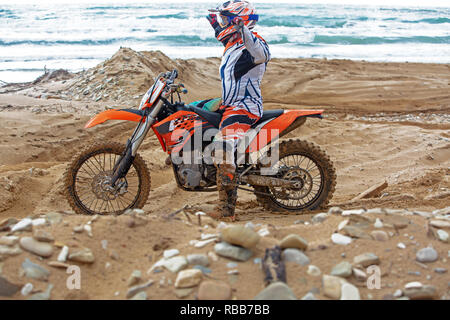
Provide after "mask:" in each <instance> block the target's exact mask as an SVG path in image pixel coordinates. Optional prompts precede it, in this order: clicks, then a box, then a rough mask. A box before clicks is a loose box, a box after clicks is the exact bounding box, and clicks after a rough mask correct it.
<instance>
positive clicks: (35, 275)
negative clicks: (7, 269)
mask: <svg viewBox="0 0 450 320" xmlns="http://www.w3.org/2000/svg"><path fill="white" fill-rule="evenodd" d="M22 269H23V271H24V273H25V276H27V277H29V278H32V279H35V280H41V281H47V280H48V277H49V276H50V271H48V270H47V269H45V268H44V267H41V266H40V265H38V264H36V263H33V262H31V261H30V259H28V258H27V259H25V261H24V262H23V263H22Z"/></svg>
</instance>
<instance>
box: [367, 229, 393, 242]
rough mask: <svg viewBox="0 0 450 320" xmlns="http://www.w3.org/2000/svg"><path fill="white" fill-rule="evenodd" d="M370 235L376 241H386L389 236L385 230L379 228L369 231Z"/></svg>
mask: <svg viewBox="0 0 450 320" xmlns="http://www.w3.org/2000/svg"><path fill="white" fill-rule="evenodd" d="M370 235H371V236H372V237H373V238H374V240H376V241H388V240H389V236H388V234H387V233H386V232H384V231H381V230H375V231H372V232H371V233H370Z"/></svg>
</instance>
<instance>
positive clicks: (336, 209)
mask: <svg viewBox="0 0 450 320" xmlns="http://www.w3.org/2000/svg"><path fill="white" fill-rule="evenodd" d="M328 213H329V214H341V213H342V209H341V208H339V207H331V208H330V209H329V210H328Z"/></svg>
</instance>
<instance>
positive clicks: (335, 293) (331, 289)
mask: <svg viewBox="0 0 450 320" xmlns="http://www.w3.org/2000/svg"><path fill="white" fill-rule="evenodd" d="M344 283H346V281H345V280H344V279H342V278H339V277H335V276H331V275H326V274H325V275H323V277H322V286H323V294H324V295H325V296H327V297H329V298H331V299H334V300H338V299H340V298H341V287H342V284H344Z"/></svg>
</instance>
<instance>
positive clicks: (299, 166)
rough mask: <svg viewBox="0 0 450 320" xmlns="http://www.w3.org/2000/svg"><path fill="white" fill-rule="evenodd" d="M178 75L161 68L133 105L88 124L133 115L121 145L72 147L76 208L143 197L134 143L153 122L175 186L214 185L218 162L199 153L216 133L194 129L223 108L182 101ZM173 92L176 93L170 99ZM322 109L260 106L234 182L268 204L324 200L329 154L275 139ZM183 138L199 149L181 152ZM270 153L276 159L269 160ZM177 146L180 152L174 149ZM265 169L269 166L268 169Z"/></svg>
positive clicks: (108, 210)
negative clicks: (129, 131) (128, 133)
mask: <svg viewBox="0 0 450 320" xmlns="http://www.w3.org/2000/svg"><path fill="white" fill-rule="evenodd" d="M177 76H178V72H177V71H176V70H173V71H172V72H166V73H161V74H160V75H158V76H157V77H156V78H155V82H154V84H153V85H152V86H151V87H150V89H149V90H148V91H147V93H146V94H145V95H144V96H143V98H142V101H141V103H140V106H139V108H138V109H110V110H106V111H103V112H101V113H99V114H97V115H96V116H94V117H93V118H92V119H90V120H89V122H88V123H87V124H86V125H85V128H92V127H94V126H97V125H99V124H101V123H104V122H105V121H107V120H127V121H134V122H137V123H138V124H137V127H136V128H135V130H134V132H133V134H132V136H131V138H130V139H128V141H127V143H126V144H125V145H124V144H121V143H116V142H104V143H99V144H95V145H93V146H89V147H87V148H86V149H85V150H83V151H81V152H80V153H79V154H77V155H75V157H74V159H73V160H72V162H71V163H70V165H69V166H68V168H67V169H66V171H65V174H64V183H65V193H66V196H67V199H68V201H69V203H70V205H71V207H72V208H73V210H75V212H77V213H79V214H121V213H123V212H125V211H126V210H127V209H131V208H142V207H143V206H144V205H145V204H146V201H147V199H148V196H149V192H150V173H149V170H148V168H147V166H146V164H145V162H144V160H143V159H142V157H141V156H140V155H139V154H138V153H137V151H138V149H139V147H140V146H141V144H142V142H143V141H144V139H145V137H146V135H147V134H148V132H149V130H150V129H152V130H153V132H154V133H155V135H156V137H157V138H158V140H159V142H160V144H161V147H162V148H163V150H164V151H165V152H167V153H168V154H169V155H170V157H168V159H167V160H166V164H168V165H171V166H172V167H173V172H174V175H175V180H176V182H177V185H178V186H179V188H181V189H183V190H185V191H192V192H211V191H216V190H217V188H216V167H215V166H214V164H213V163H211V162H209V163H208V161H206V159H207V158H206V157H204V156H203V155H202V152H205V151H206V150H207V148H208V146H211V145H212V141H213V138H211V139H210V140H208V139H202V140H201V141H200V142H198V139H197V140H196V139H195V136H196V134H198V133H200V135H203V136H205V135H206V133H207V131H208V130H211V129H215V130H216V132H217V131H218V128H219V124H220V121H221V114H220V113H219V112H211V111H208V110H205V109H203V108H201V107H198V106H192V105H185V104H184V103H183V102H182V101H181V95H180V93H187V90H186V89H185V88H184V85H183V84H181V83H178V84H177V83H175V79H176V78H177ZM176 95H177V96H178V101H176V102H174V99H176V98H177V96H176ZM322 113H323V110H268V111H264V113H263V115H262V117H261V119H260V120H259V121H258V122H257V123H255V124H254V125H253V127H252V130H250V131H251V134H249V135H247V136H246V138H247V139H243V140H246V142H245V143H246V144H245V145H244V148H243V149H241V150H245V151H243V152H241V155H240V156H239V161H237V163H238V165H237V171H236V174H237V182H236V183H237V185H238V188H239V189H243V190H246V191H250V192H253V193H254V194H255V195H256V198H257V200H258V202H259V204H260V205H261V206H263V207H264V208H265V209H267V210H270V211H284V212H288V213H301V212H302V211H304V210H314V209H317V208H319V207H325V206H326V205H327V203H328V201H329V200H330V199H331V197H332V195H333V192H334V189H335V185H336V174H335V169H334V167H333V163H332V162H331V160H330V158H329V157H328V156H327V154H326V153H325V152H324V151H323V150H321V149H320V147H319V146H317V145H315V144H314V143H311V142H307V141H302V140H288V141H282V142H279V138H281V137H282V136H284V135H286V134H287V133H289V132H291V131H292V130H294V129H296V128H298V127H300V126H301V125H303V124H304V123H305V121H306V118H307V117H316V118H320V119H321V118H322ZM250 131H249V132H250ZM181 133H182V134H181ZM210 136H212V137H213V136H214V135H213V134H210ZM262 138H264V139H262ZM195 141H197V143H195ZM186 146H190V148H191V150H194V151H195V152H197V156H196V157H193V156H192V155H190V156H187V157H186V156H185V154H183V152H184V150H185V149H186ZM275 146H276V148H275ZM195 152H191V153H192V154H194V153H195ZM275 153H276V158H275V159H276V160H278V161H275V162H276V163H270V161H267V159H269V157H272V156H273V155H274V154H275ZM175 154H177V155H179V157H178V158H176V157H174V156H173V155H175ZM186 154H187V153H186ZM255 154H256V160H255V156H254V155H255ZM251 155H253V158H252V156H251ZM174 159H177V161H175V160H174ZM186 159H188V160H189V161H188V160H186ZM252 159H253V160H252ZM264 159H265V160H266V161H262V160H264ZM192 160H194V161H192ZM195 160H197V161H195ZM272 162H273V161H272ZM263 169H268V171H267V174H264V171H263Z"/></svg>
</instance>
